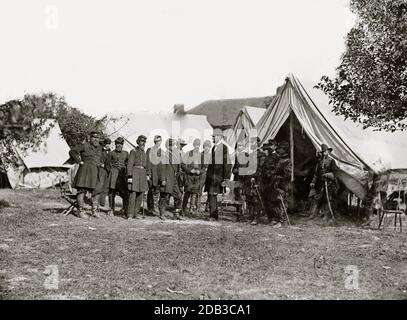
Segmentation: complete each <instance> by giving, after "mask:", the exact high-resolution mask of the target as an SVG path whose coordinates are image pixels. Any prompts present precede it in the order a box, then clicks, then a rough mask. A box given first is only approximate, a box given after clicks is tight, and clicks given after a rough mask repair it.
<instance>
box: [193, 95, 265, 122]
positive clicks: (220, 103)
mask: <svg viewBox="0 0 407 320" xmlns="http://www.w3.org/2000/svg"><path fill="white" fill-rule="evenodd" d="M266 98H267V97H258V98H243V99H223V100H208V101H205V102H202V103H201V104H199V105H197V106H196V107H194V108H192V109H190V110H187V111H186V113H187V114H199V115H206V116H207V120H208V122H209V124H210V125H211V126H212V127H214V128H222V129H226V128H230V127H231V126H233V124H234V122H235V120H236V117H237V115H238V114H239V111H240V110H242V109H243V107H245V106H250V107H255V108H266V105H265V104H264V101H265V99H266ZM271 98H273V97H271Z"/></svg>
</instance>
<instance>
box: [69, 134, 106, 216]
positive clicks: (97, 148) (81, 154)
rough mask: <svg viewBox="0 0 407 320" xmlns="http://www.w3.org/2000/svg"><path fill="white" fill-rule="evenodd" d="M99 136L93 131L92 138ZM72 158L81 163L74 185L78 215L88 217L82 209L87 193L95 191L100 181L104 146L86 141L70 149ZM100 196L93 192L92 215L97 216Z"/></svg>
mask: <svg viewBox="0 0 407 320" xmlns="http://www.w3.org/2000/svg"><path fill="white" fill-rule="evenodd" d="M95 138H98V135H97V133H95V132H92V133H91V139H95ZM69 155H70V156H71V158H72V159H73V160H74V161H75V162H76V163H78V164H80V165H79V169H78V171H77V173H76V175H75V178H74V182H73V187H74V188H75V189H77V202H78V209H79V212H78V215H79V217H81V218H82V217H83V218H84V217H86V215H85V214H84V213H83V212H82V211H81V210H82V208H83V207H84V204H85V193H86V192H91V193H93V192H94V190H95V188H96V185H97V182H98V167H99V166H100V165H101V158H102V147H101V145H100V144H97V145H96V144H92V143H90V142H85V143H83V144H81V145H79V146H77V147H75V148H72V149H71V150H70V151H69ZM97 205H98V198H97V196H96V195H94V194H92V215H94V216H96V213H95V210H96V208H97Z"/></svg>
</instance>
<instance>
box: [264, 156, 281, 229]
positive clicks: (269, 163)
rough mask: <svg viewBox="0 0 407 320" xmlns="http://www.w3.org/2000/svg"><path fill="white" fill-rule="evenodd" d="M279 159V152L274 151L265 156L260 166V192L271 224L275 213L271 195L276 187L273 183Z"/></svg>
mask: <svg viewBox="0 0 407 320" xmlns="http://www.w3.org/2000/svg"><path fill="white" fill-rule="evenodd" d="M279 159H280V157H279V156H278V154H277V152H275V151H274V152H271V153H270V154H269V155H267V156H264V160H262V161H261V162H262V164H261V165H260V174H259V175H260V178H259V180H260V190H261V195H262V198H263V201H264V206H265V208H266V212H265V214H266V215H267V218H268V220H269V222H271V221H272V220H273V216H274V213H275V212H274V211H273V210H272V206H273V198H272V196H271V195H272V193H273V188H274V186H273V184H272V182H271V181H272V179H273V178H274V175H275V172H276V169H277V163H278V161H279Z"/></svg>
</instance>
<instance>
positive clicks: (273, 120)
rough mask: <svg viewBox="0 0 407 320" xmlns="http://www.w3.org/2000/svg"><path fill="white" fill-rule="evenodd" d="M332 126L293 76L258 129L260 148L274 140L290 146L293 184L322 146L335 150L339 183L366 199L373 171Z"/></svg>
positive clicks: (304, 172)
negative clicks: (370, 174)
mask: <svg viewBox="0 0 407 320" xmlns="http://www.w3.org/2000/svg"><path fill="white" fill-rule="evenodd" d="M333 122H334V121H332V119H328V117H326V115H324V113H322V112H321V110H320V109H319V106H317V105H316V104H315V103H314V101H313V100H312V99H311V97H310V96H309V94H308V92H307V91H306V90H305V89H304V87H303V86H302V84H301V83H300V81H299V80H298V79H297V78H296V77H294V75H292V74H290V75H289V76H288V77H287V78H286V81H285V84H284V86H283V87H282V88H281V90H279V92H278V94H277V96H276V97H275V99H274V100H273V102H272V104H271V105H270V107H269V108H268V109H267V111H266V112H265V114H264V115H263V116H262V118H261V119H260V120H259V122H258V123H257V125H256V129H257V133H258V136H259V137H260V139H261V144H263V143H265V142H266V141H267V140H269V139H275V138H276V139H277V140H278V139H284V140H288V141H289V142H290V146H291V150H290V155H291V158H292V159H293V163H294V170H293V172H292V180H293V181H294V179H295V176H296V175H297V174H298V175H303V176H304V177H305V175H306V174H307V173H308V171H309V169H307V166H308V168H309V163H308V162H307V161H308V159H309V160H310V161H311V160H312V158H314V159H315V152H316V150H320V145H321V144H322V143H325V144H327V145H328V146H330V147H332V148H333V152H332V157H333V158H334V159H335V160H336V162H337V164H338V166H339V168H340V172H339V174H338V177H339V179H340V180H341V181H342V183H343V184H344V185H345V186H346V187H347V188H348V189H349V190H350V191H352V192H353V193H354V194H356V195H357V196H358V197H359V198H361V199H363V198H364V196H365V194H366V191H367V183H368V178H369V173H371V172H372V168H371V166H370V165H368V164H367V162H366V161H365V159H362V158H361V157H360V156H359V154H358V153H357V152H356V151H355V149H353V148H352V147H350V145H349V143H348V141H347V139H346V136H345V135H344V134H341V132H340V131H339V130H338V129H337V128H336V125H334V123H333Z"/></svg>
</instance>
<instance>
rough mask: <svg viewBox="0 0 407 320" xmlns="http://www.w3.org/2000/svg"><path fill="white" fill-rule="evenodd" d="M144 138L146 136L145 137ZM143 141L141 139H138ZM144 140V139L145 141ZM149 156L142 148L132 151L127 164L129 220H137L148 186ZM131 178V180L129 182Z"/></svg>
mask: <svg viewBox="0 0 407 320" xmlns="http://www.w3.org/2000/svg"><path fill="white" fill-rule="evenodd" d="M143 137H144V136H143ZM139 139H141V138H140V137H139V138H138V139H137V140H139ZM143 139H144V138H142V140H143ZM146 166H147V155H146V152H145V151H144V150H142V149H141V148H140V147H136V148H135V149H133V150H131V151H130V154H129V159H128V162H127V178H128V189H129V192H130V197H129V205H128V210H127V214H128V217H129V218H137V214H138V213H139V211H140V208H141V203H142V200H143V195H144V193H145V192H146V191H147V190H148V184H147V171H146ZM129 178H131V180H129Z"/></svg>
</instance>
